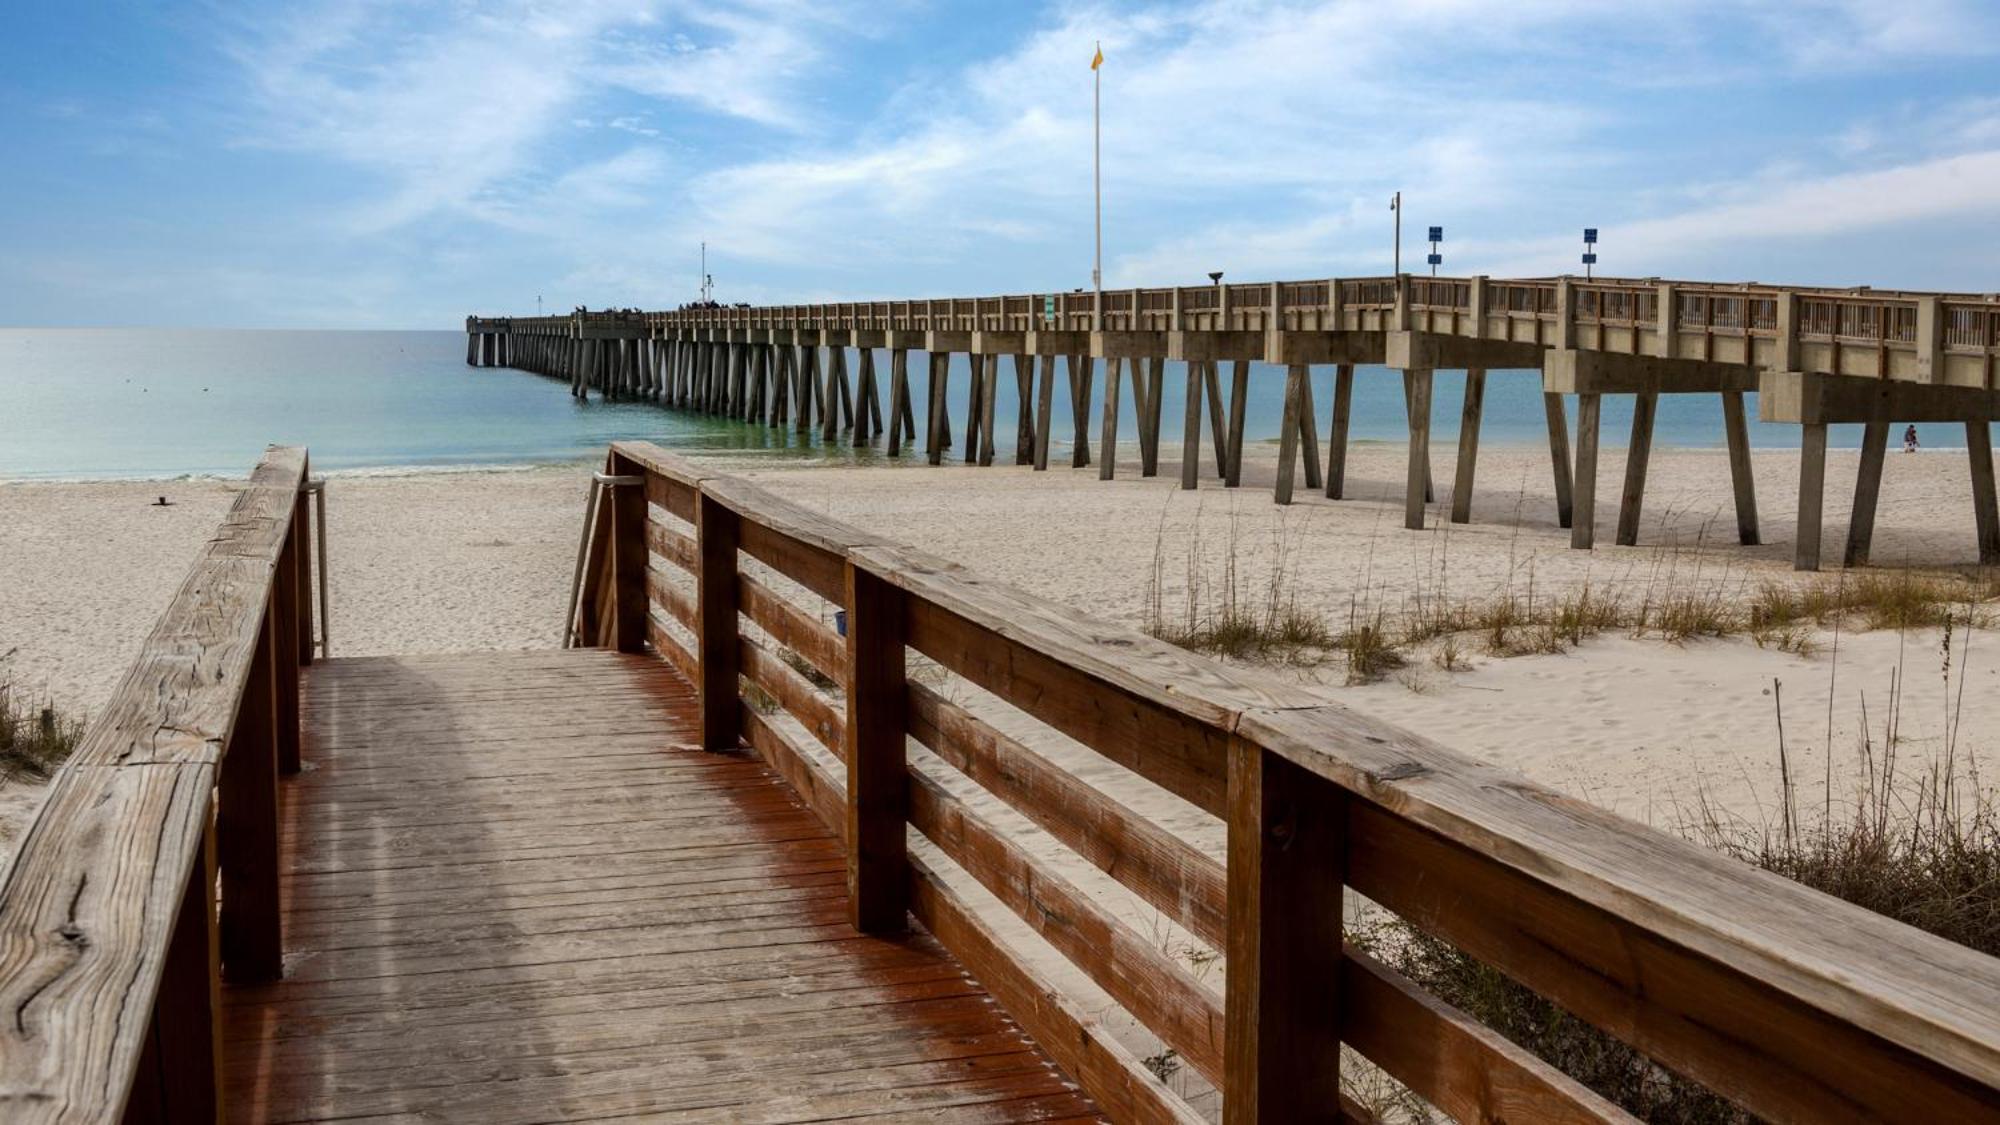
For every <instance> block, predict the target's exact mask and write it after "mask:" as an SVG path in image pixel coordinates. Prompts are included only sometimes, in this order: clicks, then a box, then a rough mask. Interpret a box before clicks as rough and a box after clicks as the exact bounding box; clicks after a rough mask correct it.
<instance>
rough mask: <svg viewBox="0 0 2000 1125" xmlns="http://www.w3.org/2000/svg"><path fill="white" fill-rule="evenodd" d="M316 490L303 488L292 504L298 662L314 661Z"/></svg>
mask: <svg viewBox="0 0 2000 1125" xmlns="http://www.w3.org/2000/svg"><path fill="white" fill-rule="evenodd" d="M301 479H303V480H308V481H309V480H311V479H312V463H311V462H310V461H308V462H307V463H306V467H305V475H304V476H303V477H302V478H301ZM312 505H313V497H312V493H310V492H305V491H303V490H302V491H300V493H299V498H298V500H297V501H296V502H295V503H294V504H293V505H292V538H293V539H294V540H296V543H295V544H294V547H293V550H292V567H293V570H292V582H293V583H294V586H293V588H294V589H296V590H297V591H298V597H297V599H296V600H295V601H294V603H293V608H294V609H295V610H296V611H297V618H296V619H295V620H294V622H293V625H292V638H293V640H294V641H296V642H297V644H298V655H297V657H296V658H295V661H296V663H297V664H298V665H306V664H311V663H312V662H313V656H314V653H313V531H312V526H313V525H312Z"/></svg>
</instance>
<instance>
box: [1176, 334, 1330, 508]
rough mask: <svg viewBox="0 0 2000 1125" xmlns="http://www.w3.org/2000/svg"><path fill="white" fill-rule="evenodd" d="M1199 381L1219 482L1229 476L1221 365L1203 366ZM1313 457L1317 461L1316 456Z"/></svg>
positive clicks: (1226, 424)
mask: <svg viewBox="0 0 2000 1125" xmlns="http://www.w3.org/2000/svg"><path fill="white" fill-rule="evenodd" d="M1238 362H1239V363H1240V362H1242V361H1241V360H1239V361H1238ZM1201 379H1202V386H1203V387H1204V388H1205V389H1206V393H1207V395H1208V440H1209V443H1210V444H1211V445H1213V446H1214V447H1215V475H1216V478H1217V479H1218V480H1219V479H1221V478H1223V477H1227V476H1228V475H1229V431H1228V429H1226V427H1227V426H1228V424H1229V423H1228V422H1227V421H1225V420H1224V419H1223V416H1222V415H1223V409H1222V365H1221V364H1219V363H1217V362H1216V361H1214V360H1210V361H1208V362H1207V363H1205V364H1203V365H1202V373H1201ZM1314 457H1315V461H1317V454H1315V455H1314Z"/></svg>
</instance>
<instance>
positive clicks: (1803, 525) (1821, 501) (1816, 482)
mask: <svg viewBox="0 0 2000 1125" xmlns="http://www.w3.org/2000/svg"><path fill="white" fill-rule="evenodd" d="M1825 499H1826V423H1824V422H1817V423H1813V422H1808V423H1807V424H1806V425H1805V426H1804V434H1803V437H1802V440H1801V441H1800V444H1799V526H1798V533H1797V535H1796V536H1795V542H1794V544H1793V553H1792V569H1794V570H1818V569H1819V533H1820V515H1821V512H1822V509H1823V508H1824V506H1825Z"/></svg>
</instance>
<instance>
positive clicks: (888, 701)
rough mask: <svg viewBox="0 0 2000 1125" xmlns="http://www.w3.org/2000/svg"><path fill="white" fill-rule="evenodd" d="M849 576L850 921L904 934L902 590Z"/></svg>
mask: <svg viewBox="0 0 2000 1125" xmlns="http://www.w3.org/2000/svg"><path fill="white" fill-rule="evenodd" d="M846 572H847V669H848V675H849V680H848V686H847V732H846V746H845V749H846V757H847V902H848V917H849V919H850V920H852V921H853V923H854V928H855V929H857V930H860V931H861V932H862V933H865V934H891V933H899V932H901V931H902V930H903V929H904V928H905V926H906V921H905V916H906V915H905V912H906V910H907V909H908V897H907V896H908V888H909V882H910V873H909V859H908V856H907V854H906V852H905V847H906V845H905V838H906V832H905V825H906V824H907V823H908V821H909V817H910V799H909V780H910V779H909V774H908V773H907V768H908V767H907V766H906V764H905V747H906V740H905V731H907V730H908V719H907V717H906V716H905V714H904V712H905V707H906V704H905V699H906V696H907V693H908V688H907V686H906V684H905V683H904V668H905V658H904V650H903V643H904V637H905V635H906V629H905V623H904V605H903V593H902V591H901V590H898V589H897V588H896V587H895V586H894V585H893V584H891V583H889V582H887V581H884V580H883V579H881V578H878V577H876V576H875V575H873V574H870V573H868V572H867V571H864V570H860V569H857V568H856V567H855V565H854V564H853V563H852V562H849V563H848V564H847V566H846Z"/></svg>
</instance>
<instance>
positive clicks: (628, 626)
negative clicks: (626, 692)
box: [601, 454, 647, 652]
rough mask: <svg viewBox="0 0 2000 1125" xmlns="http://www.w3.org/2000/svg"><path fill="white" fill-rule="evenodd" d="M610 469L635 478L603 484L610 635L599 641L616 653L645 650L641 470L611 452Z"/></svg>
mask: <svg viewBox="0 0 2000 1125" xmlns="http://www.w3.org/2000/svg"><path fill="white" fill-rule="evenodd" d="M609 464H610V467H611V471H612V473H614V474H618V475H620V476H624V477H633V478H638V479H634V480H632V482H631V483H629V484H606V485H605V486H604V487H605V488H606V490H608V491H609V492H610V494H611V495H610V501H611V544H610V546H611V578H612V584H611V636H610V637H608V638H605V639H604V641H603V642H601V643H603V644H604V645H605V647H607V648H615V649H617V650H618V651H619V652H644V651H645V650H646V617H647V595H646V486H645V484H644V483H643V480H644V476H645V470H644V468H642V467H641V466H639V465H635V464H633V463H632V462H630V461H628V460H626V459H625V458H623V457H620V456H618V455H617V454H613V455H612V457H611V460H610V462H609Z"/></svg>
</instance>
